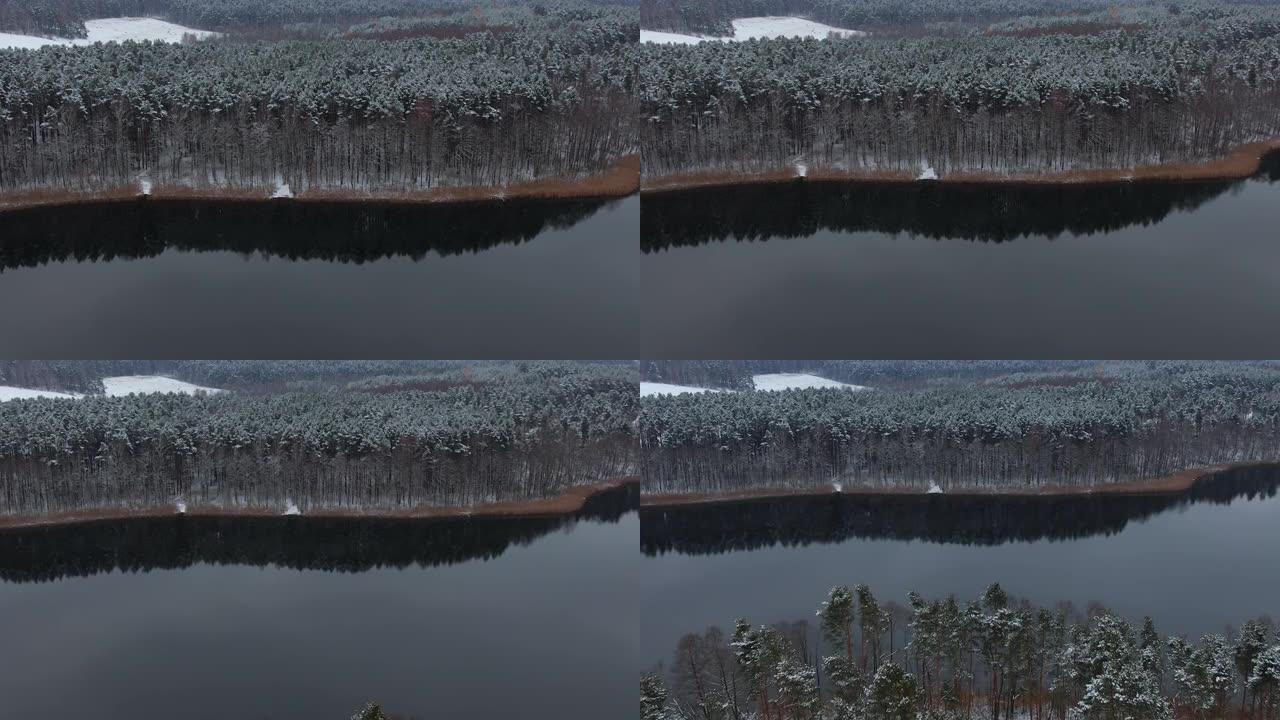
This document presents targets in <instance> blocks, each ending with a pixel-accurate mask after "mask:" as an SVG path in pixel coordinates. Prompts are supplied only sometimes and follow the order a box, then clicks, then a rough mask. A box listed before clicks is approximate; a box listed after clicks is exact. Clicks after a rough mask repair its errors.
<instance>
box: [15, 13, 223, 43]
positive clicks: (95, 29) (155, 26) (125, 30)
mask: <svg viewBox="0 0 1280 720" xmlns="http://www.w3.org/2000/svg"><path fill="white" fill-rule="evenodd" d="M84 27H85V30H87V31H88V32H89V37H87V38H74V39H69V38H46V37H37V36H35V35H15V34H12V33H0V50H2V49H10V48H16V49H26V50H35V49H37V48H42V47H44V46H46V45H68V46H71V45H78V46H85V45H93V44H94V43H100V42H101V43H109V42H124V41H126V40H134V41H136V42H142V41H144V40H151V41H152V42H168V43H179V42H182V40H183V38H185V37H186V36H187V35H190V36H192V37H194V38H196V39H197V40H203V39H205V38H210V37H215V36H217V35H218V34H219V33H216V32H210V31H208V30H196V29H195V28H189V27H185V26H183V25H177V24H175V23H171V22H165V21H164V20H157V19H155V18H140V17H120V18H99V19H97V20H86V21H85V23H84Z"/></svg>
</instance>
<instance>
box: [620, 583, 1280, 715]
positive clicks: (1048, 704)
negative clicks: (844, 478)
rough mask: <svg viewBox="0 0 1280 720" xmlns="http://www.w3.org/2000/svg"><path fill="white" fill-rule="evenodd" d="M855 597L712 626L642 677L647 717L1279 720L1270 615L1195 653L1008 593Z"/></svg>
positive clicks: (834, 593)
mask: <svg viewBox="0 0 1280 720" xmlns="http://www.w3.org/2000/svg"><path fill="white" fill-rule="evenodd" d="M904 600H905V601H906V603H905V605H904V604H901V603H898V602H894V601H888V602H884V601H879V600H877V599H876V597H875V595H874V594H872V591H871V589H870V588H868V587H867V586H865V585H858V586H856V587H853V588H850V587H847V586H838V587H834V588H832V589H831V592H830V593H829V595H828V597H827V599H826V600H825V601H823V602H822V603H821V604H820V605H819V606H818V610H817V618H816V625H817V627H816V628H815V627H812V626H811V625H810V623H809V622H808V621H799V622H792V623H777V624H774V625H768V626H765V625H761V626H752V625H750V624H749V623H748V622H747V621H746V620H745V619H739V620H738V621H737V622H736V623H735V625H734V628H733V630H732V632H729V633H726V632H725V631H724V630H722V629H720V628H718V627H712V628H709V629H708V630H706V631H705V632H703V633H702V634H689V635H686V636H685V637H684V638H682V639H681V640H680V642H679V645H678V647H677V648H676V649H675V651H674V652H673V654H672V661H671V664H670V665H669V666H667V667H666V668H663V669H660V670H659V671H657V672H654V673H648V674H645V675H644V676H642V678H641V681H640V717H641V718H642V720H730V719H732V720H764V719H766V718H770V719H772V718H776V719H777V720H925V719H927V720H961V719H964V720H1006V719H1007V720H1016V719H1025V720H1069V719H1070V720H1120V719H1125V720H1172V719H1173V718H1192V719H1195V720H1210V719H1219V718H1226V717H1239V718H1241V720H1275V718H1277V717H1280V637H1278V636H1277V634H1276V629H1275V626H1274V623H1273V621H1272V620H1271V619H1270V618H1266V617H1264V618H1259V619H1255V620H1246V621H1244V622H1243V623H1242V624H1241V625H1240V627H1239V629H1238V630H1234V631H1229V632H1228V633H1227V634H1217V633H1215V634H1209V635H1205V636H1203V637H1201V638H1200V639H1198V640H1195V639H1188V638H1185V637H1178V636H1169V637H1166V636H1162V635H1161V634H1160V633H1159V631H1158V630H1157V628H1156V625H1155V623H1154V622H1153V621H1152V620H1151V618H1150V617H1147V618H1144V619H1143V621H1142V623H1141V624H1140V625H1137V624H1134V623H1131V622H1130V621H1128V620H1126V619H1124V618H1122V617H1120V616H1118V615H1116V614H1114V613H1111V612H1109V611H1108V610H1106V609H1105V608H1101V607H1090V608H1088V609H1087V610H1086V611H1084V612H1081V611H1080V610H1079V609H1077V608H1075V607H1073V606H1058V607H1056V608H1046V607H1035V606H1033V605H1031V604H1030V603H1028V602H1025V601H1018V600H1016V599H1014V598H1011V597H1010V596H1009V595H1008V593H1007V592H1005V590H1004V589H1003V588H1001V587H1000V586H999V585H998V584H996V585H991V586H990V587H988V588H987V590H986V591H985V592H984V593H983V594H982V596H981V597H980V598H978V599H977V600H974V601H971V602H963V601H959V600H957V599H956V598H955V597H954V596H951V597H947V598H945V599H927V598H924V597H921V596H920V595H918V594H916V593H911V594H910V595H909V596H908V597H907V598H904Z"/></svg>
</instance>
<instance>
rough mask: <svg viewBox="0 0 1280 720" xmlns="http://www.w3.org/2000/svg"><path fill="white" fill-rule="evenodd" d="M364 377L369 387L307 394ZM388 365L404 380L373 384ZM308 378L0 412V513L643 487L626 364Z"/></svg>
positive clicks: (200, 371) (263, 369)
mask: <svg viewBox="0 0 1280 720" xmlns="http://www.w3.org/2000/svg"><path fill="white" fill-rule="evenodd" d="M357 366H360V367H357ZM110 369H112V370H118V369H119V366H116V367H112V368H110ZM356 369H359V370H360V371H361V375H362V376H363V379H362V380H357V381H353V382H350V383H342V382H339V383H338V384H333V385H330V386H328V387H325V386H322V385H316V384H306V383H305V379H306V378H307V377H312V378H314V377H318V376H328V377H329V378H340V377H343V376H344V375H345V374H346V373H347V371H348V370H356ZM380 369H385V370H386V371H387V372H392V373H396V374H394V375H384V376H378V375H376V372H377V371H378V370H380ZM290 370H293V371H294V372H289V371H290ZM298 370H299V368H296V367H295V368H291V367H290V366H289V365H285V364H283V363H281V364H278V365H273V364H271V363H265V364H254V363H240V364H237V363H230V364H228V367H227V368H225V369H224V370H218V369H216V363H212V362H210V363H208V364H206V363H183V364H181V366H180V369H179V372H181V373H182V374H184V375H185V376H186V377H190V378H196V377H202V378H204V379H205V381H206V382H218V381H230V382H231V383H234V382H236V381H237V379H239V381H242V382H243V381H250V382H255V381H256V382H264V383H271V382H284V381H286V380H288V379H290V378H301V379H303V380H304V384H302V385H300V386H297V387H296V388H288V387H286V388H285V389H284V391H283V392H226V393H218V394H214V395H208V394H200V395H195V396H190V395H174V394H148V395H130V396H128V397H95V396H90V397H86V398H82V399H34V400H12V401H8V402H4V403H0V501H2V502H3V504H2V505H0V507H3V511H4V512H6V513H10V514H35V513H48V512H57V511H65V510H74V509H81V508H119V507H125V508H130V507H132V508H149V507H157V506H161V507H163V506H166V505H167V506H169V507H172V506H173V504H174V503H175V502H182V503H184V504H187V505H191V506H193V507H195V506H201V505H203V506H214V507H223V508H239V507H267V508H271V507H278V508H283V507H284V505H285V504H286V503H293V504H295V505H296V506H297V507H299V508H300V509H301V510H302V511H303V512H305V511H306V509H307V508H308V507H321V508H354V509H367V508H373V509H412V508H414V507H422V506H456V505H475V504H479V503H490V502H498V501H519V500H530V499H538V498H546V497H551V496H555V495H559V494H561V493H562V492H564V491H565V490H566V489H568V488H570V487H574V486H581V485H590V484H595V483H599V482H602V481H604V480H608V479H613V478H618V477H621V476H624V475H629V474H634V473H635V439H634V434H633V430H632V426H633V423H634V421H635V417H636V414H637V402H638V393H637V390H636V380H635V371H634V367H633V366H629V365H625V364H581V363H552V362H532V363H514V362H513V363H492V364H484V363H479V364H458V365H456V366H454V367H451V368H446V367H434V368H431V367H428V366H420V367H414V366H413V365H411V364H405V365H400V364H397V363H386V364H384V365H382V366H381V367H379V366H378V365H377V364H372V363H371V364H367V365H366V364H362V363H361V364H357V363H349V364H348V363H337V364H332V365H326V364H325V363H316V364H314V365H313V366H311V367H310V368H307V367H306V366H304V367H303V368H301V369H300V370H302V371H303V372H302V374H297V373H298ZM101 371H102V368H100V369H99V370H98V372H101ZM374 378H376V379H374ZM228 384H230V383H228Z"/></svg>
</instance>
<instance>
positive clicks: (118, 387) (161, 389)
mask: <svg viewBox="0 0 1280 720" xmlns="http://www.w3.org/2000/svg"><path fill="white" fill-rule="evenodd" d="M102 385H103V387H104V388H105V389H106V391H107V397H124V396H126V395H134V394H139V395H146V394H150V393H182V394H186V395H194V394H196V393H198V392H207V393H218V392H223V391H222V390H219V389H218V388H209V387H201V386H199V385H193V384H191V383H189V382H183V381H181V380H174V379H173V378H169V377H162V376H159V375H124V376H121V377H109V378H102ZM82 397H84V395H81V394H79V393H65V392H54V391H52V390H32V389H31V388H20V387H10V386H7V385H0V402H4V401H6V400H28V399H31V398H67V399H69V400H76V399H78V398H82Z"/></svg>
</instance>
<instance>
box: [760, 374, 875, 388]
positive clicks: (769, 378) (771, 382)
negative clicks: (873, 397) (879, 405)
mask: <svg viewBox="0 0 1280 720" xmlns="http://www.w3.org/2000/svg"><path fill="white" fill-rule="evenodd" d="M751 379H752V380H753V381H754V382H755V385H756V390H800V389H804V388H844V389H846V390H870V388H868V387H866V386H863V385H850V384H849V383H842V382H836V381H835V380H828V379H826V378H824V377H818V376H817V375H807V374H804V373H771V374H768V375H753V376H752V377H751Z"/></svg>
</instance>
